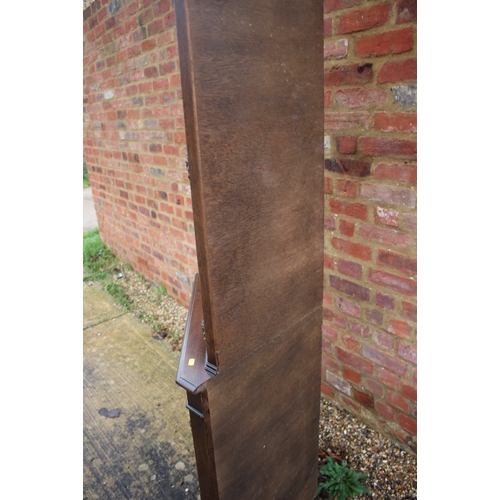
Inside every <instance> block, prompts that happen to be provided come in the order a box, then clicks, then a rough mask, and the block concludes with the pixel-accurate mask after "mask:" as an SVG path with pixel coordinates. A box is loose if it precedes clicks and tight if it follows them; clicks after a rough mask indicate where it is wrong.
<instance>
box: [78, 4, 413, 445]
mask: <svg viewBox="0 0 500 500" xmlns="http://www.w3.org/2000/svg"><path fill="white" fill-rule="evenodd" d="M324 12H325V22H324V29H325V288H324V326H323V331H324V340H323V391H324V393H325V394H328V395H330V396H331V397H333V398H335V399H336V400H338V401H339V402H340V403H341V404H342V405H345V406H347V407H348V408H349V409H350V410H351V411H353V412H354V413H356V414H358V415H359V416H360V417H361V418H363V419H365V420H367V421H368V422H370V423H371V425H373V426H375V427H376V428H378V429H379V430H382V431H383V432H385V433H387V434H389V435H391V436H393V437H395V438H396V439H398V440H399V441H401V442H402V443H405V444H407V445H408V446H409V447H411V448H414V449H415V447H416V382H417V371H416V163H415V160H416V135H415V133H416V1H415V0H390V1H386V2H379V1H374V0H325V2H324ZM84 34H85V42H84V152H85V157H86V160H87V164H88V169H89V177H90V182H91V185H92V189H93V194H94V199H95V203H96V211H97V215H98V220H99V228H100V231H101V234H102V236H103V239H104V240H105V241H106V243H107V244H108V245H110V247H111V248H112V249H113V250H114V251H115V252H116V253H117V254H118V255H119V257H120V258H121V259H122V260H124V261H126V262H129V263H131V264H132V265H133V267H134V269H135V270H137V272H140V273H142V274H144V275H145V276H146V277H147V278H148V279H150V280H153V281H157V282H162V283H163V284H164V285H165V286H166V287H167V289H168V290H169V291H170V292H171V293H172V294H173V295H174V296H175V297H176V298H177V299H178V300H179V301H180V302H181V303H183V304H184V305H187V304H188V301H189V295H190V292H191V283H192V278H193V276H194V274H195V272H196V269H197V264H196V251H195V241H194V232H193V224H192V212H191V198H190V189H189V181H188V178H187V172H186V170H185V152H186V148H185V135H184V121H183V113H182V100H181V89H180V76H179V64H178V58H177V44H176V36H175V26H174V13H173V6H172V4H171V2H170V0H161V1H153V0H143V1H142V2H139V1H138V0H136V1H130V0H113V1H106V0H96V1H95V2H94V3H93V4H92V5H91V6H90V7H89V8H87V9H86V10H85V11H84Z"/></svg>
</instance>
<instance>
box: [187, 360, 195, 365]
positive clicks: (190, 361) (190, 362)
mask: <svg viewBox="0 0 500 500" xmlns="http://www.w3.org/2000/svg"><path fill="white" fill-rule="evenodd" d="M188 365H189V366H194V358H191V359H190V360H189V361H188Z"/></svg>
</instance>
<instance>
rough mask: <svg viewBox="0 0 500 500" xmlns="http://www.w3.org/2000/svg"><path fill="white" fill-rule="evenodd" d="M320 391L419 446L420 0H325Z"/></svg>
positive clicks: (413, 445) (407, 442)
mask: <svg viewBox="0 0 500 500" xmlns="http://www.w3.org/2000/svg"><path fill="white" fill-rule="evenodd" d="M324 12H325V24H324V26H325V148H326V149H325V287H324V316H323V317H324V324H323V331H324V340H323V381H324V383H323V391H324V392H325V393H326V394H329V395H331V396H333V397H334V398H335V399H338V400H339V401H340V402H341V403H343V404H345V405H346V406H348V407H349V408H350V409H351V410H353V411H354V412H355V413H357V414H359V415H361V416H363V417H364V418H365V419H367V420H369V421H370V422H371V423H372V424H373V425H375V426H377V427H379V428H381V429H382V430H384V431H386V432H388V433H390V434H392V435H393V436H395V437H396V438H398V439H399V440H400V441H402V442H405V443H406V444H408V445H409V446H410V447H413V448H415V438H416V382H417V369H416V319H417V318H416V288H417V285H416V271H417V261H416V182H417V171H416V163H415V160H416V125H417V119H416V77H417V73H416V71H417V70H416V66H417V65H416V0H397V1H388V2H377V1H366V0H365V1H363V0H325V2H324Z"/></svg>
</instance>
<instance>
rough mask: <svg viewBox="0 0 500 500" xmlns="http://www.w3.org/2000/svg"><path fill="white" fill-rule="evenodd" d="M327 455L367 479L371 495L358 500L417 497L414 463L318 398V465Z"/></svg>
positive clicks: (408, 454)
mask: <svg viewBox="0 0 500 500" xmlns="http://www.w3.org/2000/svg"><path fill="white" fill-rule="evenodd" d="M326 455H330V456H331V457H332V458H333V459H334V460H337V461H338V462H340V461H341V459H346V460H347V465H348V466H349V467H350V468H351V469H353V470H355V471H356V472H362V473H363V474H366V475H367V476H368V479H367V480H366V483H365V484H366V486H367V487H368V489H369V490H370V493H371V496H370V497H369V496H367V495H361V496H359V497H358V498H360V499H368V498H372V499H381V500H382V499H384V500H392V499H394V500H405V499H413V498H417V460H416V457H415V456H414V455H412V454H410V453H408V452H407V451H404V450H403V449H401V448H399V447H398V446H397V445H396V444H395V443H393V442H392V441H390V440H389V439H387V438H385V437H384V436H382V435H381V434H380V433H379V432H377V431H375V430H373V429H370V428H369V427H368V426H367V425H365V424H364V423H362V422H361V421H360V420H358V419H357V418H356V417H355V416H354V415H352V414H351V413H349V412H348V411H347V410H344V409H343V408H341V407H340V406H339V405H338V404H337V403H336V402H335V401H327V400H326V399H324V398H321V406H320V417H319V456H318V463H319V464H321V463H322V462H325V461H326V459H325V458H324V457H325V456H326Z"/></svg>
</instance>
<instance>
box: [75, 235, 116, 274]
mask: <svg viewBox="0 0 500 500" xmlns="http://www.w3.org/2000/svg"><path fill="white" fill-rule="evenodd" d="M83 267H84V270H85V276H84V278H83V279H84V281H104V280H107V279H110V278H112V277H113V274H114V273H115V272H116V271H119V269H120V261H119V260H118V258H117V257H116V256H115V254H113V252H111V250H110V249H109V248H108V247H107V246H106V245H105V244H104V243H103V242H102V240H101V237H100V235H99V229H98V228H95V229H91V230H90V231H87V232H86V233H84V235H83Z"/></svg>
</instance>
